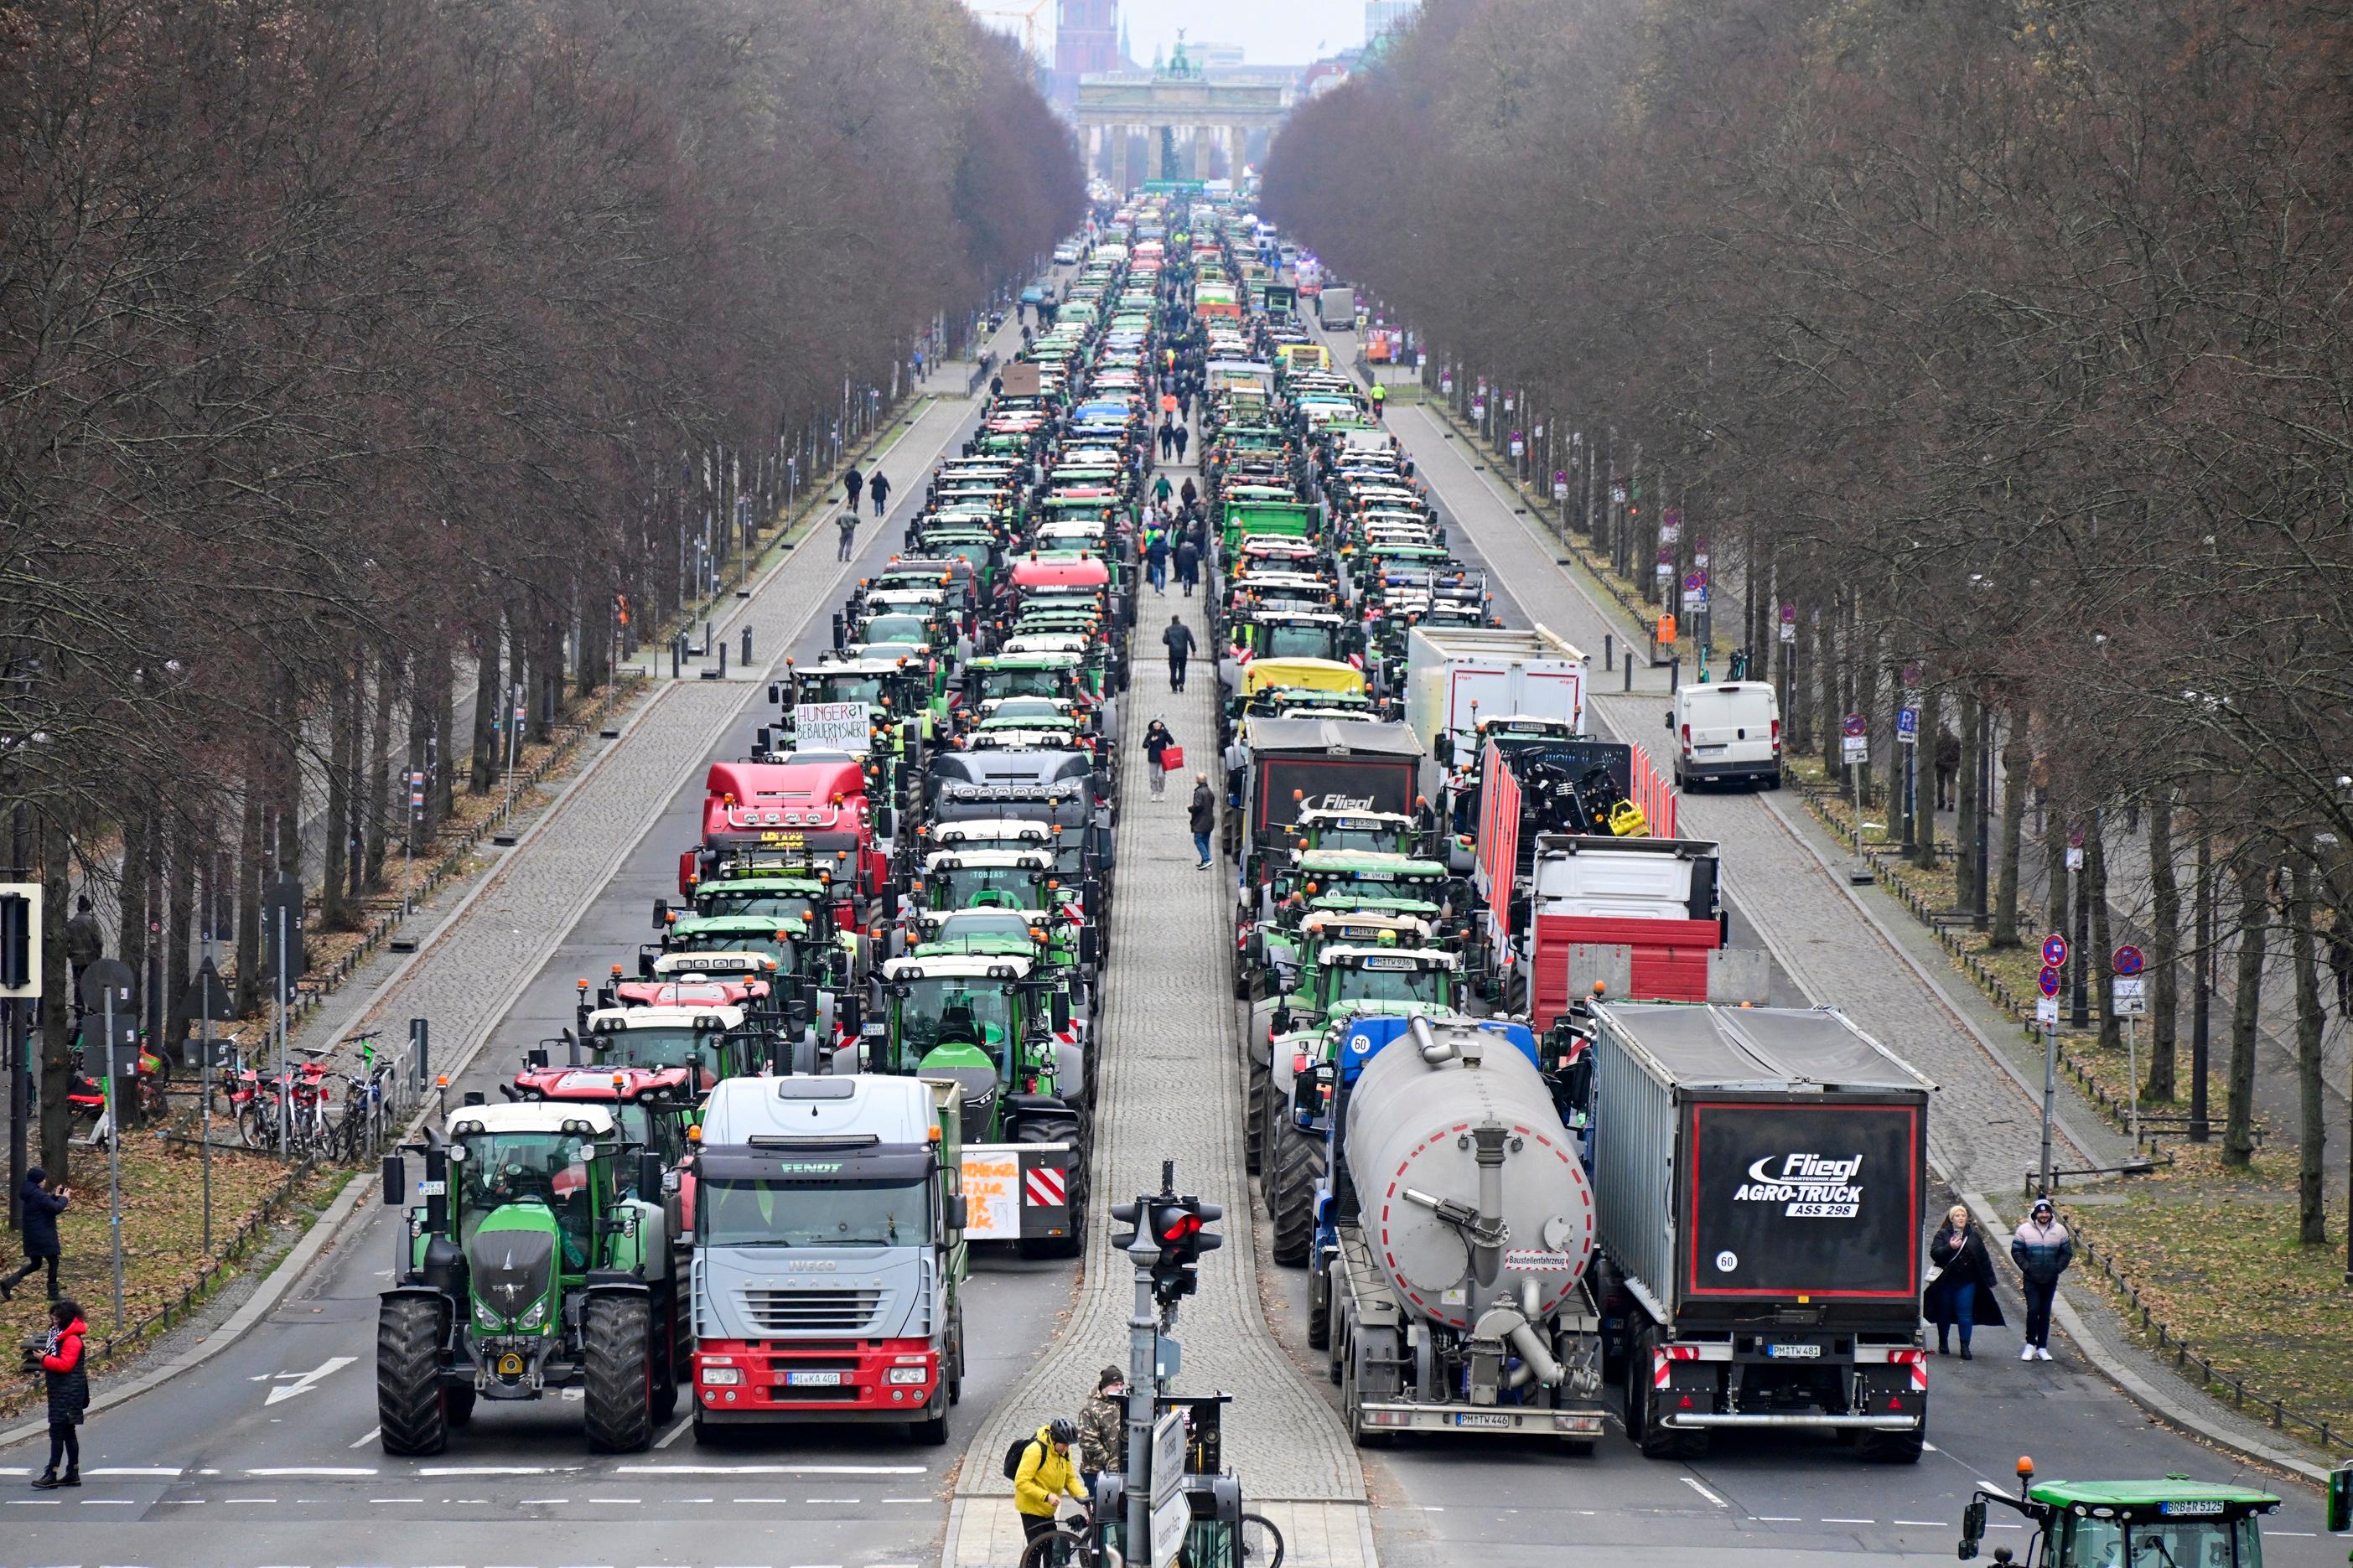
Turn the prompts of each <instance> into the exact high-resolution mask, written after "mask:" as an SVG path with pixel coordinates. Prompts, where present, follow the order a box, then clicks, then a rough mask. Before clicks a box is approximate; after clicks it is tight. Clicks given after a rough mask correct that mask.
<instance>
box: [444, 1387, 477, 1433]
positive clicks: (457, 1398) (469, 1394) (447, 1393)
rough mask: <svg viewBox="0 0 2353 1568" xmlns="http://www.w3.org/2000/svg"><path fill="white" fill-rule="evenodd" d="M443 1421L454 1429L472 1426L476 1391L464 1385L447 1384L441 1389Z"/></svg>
mask: <svg viewBox="0 0 2353 1568" xmlns="http://www.w3.org/2000/svg"><path fill="white" fill-rule="evenodd" d="M441 1419H442V1420H444V1421H446V1422H448V1424H449V1426H451V1427H452V1428H456V1427H460V1426H470V1425H472V1423H473V1419H474V1391H473V1390H472V1389H470V1388H469V1387H467V1386H466V1385H465V1384H462V1383H451V1384H444V1385H443V1386H442V1389H441Z"/></svg>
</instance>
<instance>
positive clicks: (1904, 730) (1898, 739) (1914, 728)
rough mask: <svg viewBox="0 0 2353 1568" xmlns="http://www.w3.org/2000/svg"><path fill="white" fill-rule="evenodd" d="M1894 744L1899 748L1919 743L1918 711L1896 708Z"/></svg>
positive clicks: (1915, 709)
mask: <svg viewBox="0 0 2353 1568" xmlns="http://www.w3.org/2000/svg"><path fill="white" fill-rule="evenodd" d="M1895 743H1896V744H1897V745H1899V746H1916V745H1918V744H1919V743H1920V710H1918V709H1917V708H1898V709H1897V710H1895Z"/></svg>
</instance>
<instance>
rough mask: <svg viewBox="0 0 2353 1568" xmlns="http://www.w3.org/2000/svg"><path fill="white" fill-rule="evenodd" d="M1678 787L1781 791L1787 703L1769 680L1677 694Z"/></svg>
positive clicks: (1671, 713) (1671, 715)
mask: <svg viewBox="0 0 2353 1568" xmlns="http://www.w3.org/2000/svg"><path fill="white" fill-rule="evenodd" d="M1667 729H1668V731H1669V732H1670V733H1672V735H1673V737H1674V748H1675V752H1674V756H1675V786H1676V787H1677V788H1679V789H1688V788H1690V787H1691V786H1692V785H1693V784H1696V783H1698V782H1700V781H1701V780H1703V779H1705V780H1711V781H1714V780H1725V779H1753V780H1755V781H1757V783H1759V784H1763V785H1764V786H1765V787H1766V788H1767V789H1779V788H1780V787H1781V700H1780V697H1779V695H1778V693H1777V692H1776V691H1775V690H1774V689H1773V683H1772V682H1771V681H1769V680H1719V681H1711V682H1709V683H1707V684H1706V685H1684V686H1679V687H1677V688H1676V689H1675V696H1674V706H1673V707H1672V708H1671V709H1669V710H1667Z"/></svg>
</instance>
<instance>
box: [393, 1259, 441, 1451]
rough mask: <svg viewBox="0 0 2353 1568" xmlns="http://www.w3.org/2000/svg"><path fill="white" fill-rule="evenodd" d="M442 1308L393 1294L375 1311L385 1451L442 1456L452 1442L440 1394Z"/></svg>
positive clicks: (425, 1300)
mask: <svg viewBox="0 0 2353 1568" xmlns="http://www.w3.org/2000/svg"><path fill="white" fill-rule="evenodd" d="M443 1310H444V1308H443V1307H442V1304H441V1303H440V1302H438V1301H436V1300H432V1299H431V1298H429V1297H424V1296H395V1297H392V1298H390V1299H388V1300H385V1302H383V1304H382V1305H380V1306H379V1307H378V1308H377V1309H376V1320H375V1419H376V1426H378V1427H379V1428H380V1429H381V1436H382V1438H383V1441H384V1451H385V1453H387V1454H406V1455H417V1454H438V1453H439V1452H441V1450H442V1449H444V1448H446V1447H448V1446H449V1417H448V1405H446V1404H445V1403H444V1402H443V1400H442V1397H441V1340H442V1334H441V1317H442V1312H443Z"/></svg>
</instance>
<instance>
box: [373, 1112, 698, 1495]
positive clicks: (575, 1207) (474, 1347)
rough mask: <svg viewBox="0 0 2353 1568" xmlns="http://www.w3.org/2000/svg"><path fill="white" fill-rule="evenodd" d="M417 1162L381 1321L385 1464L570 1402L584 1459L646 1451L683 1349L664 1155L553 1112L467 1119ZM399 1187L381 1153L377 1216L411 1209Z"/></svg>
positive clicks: (589, 1118)
mask: <svg viewBox="0 0 2353 1568" xmlns="http://www.w3.org/2000/svg"><path fill="white" fill-rule="evenodd" d="M411 1147H414V1148H418V1149H419V1152H422V1153H423V1154H424V1156H425V1180H424V1182H423V1184H422V1185H421V1187H420V1189H419V1192H420V1195H421V1196H422V1198H423V1200H424V1201H423V1203H422V1204H420V1205H416V1206H413V1207H408V1216H407V1217H408V1223H407V1224H406V1226H404V1227H402V1230H401V1232H400V1240H401V1247H400V1255H399V1258H398V1260H397V1266H396V1268H395V1271H394V1284H393V1287H392V1289H389V1290H386V1291H385V1292H384V1295H383V1297H382V1298H381V1300H380V1302H379V1305H378V1308H377V1318H376V1421H377V1425H378V1426H379V1427H380V1428H381V1433H380V1436H381V1437H382V1441H383V1444H384V1451H385V1453H387V1454H438V1453H439V1452H441V1451H442V1449H443V1448H445V1447H448V1441H449V1431H450V1428H452V1427H455V1426H465V1425H466V1424H467V1423H468V1422H469V1421H470V1420H471V1419H472V1418H473V1414H474V1405H475V1402H476V1401H477V1400H479V1399H491V1400H526V1399H539V1398H543V1397H544V1396H545V1395H546V1394H547V1392H548V1391H549V1390H550V1389H568V1388H578V1389H580V1390H581V1391H582V1400H581V1408H582V1412H583V1415H584V1424H585V1426H586V1430H587V1437H588V1447H590V1448H591V1449H592V1450H594V1451H596V1452H598V1453H613V1454H618V1453H628V1452H632V1451H634V1450H637V1449H641V1448H643V1447H646V1446H647V1445H648V1444H649V1442H650V1441H651V1440H652V1437H653V1430H654V1426H655V1425H656V1424H657V1423H659V1422H661V1421H663V1420H666V1419H668V1418H669V1416H670V1412H671V1411H672V1410H673V1409H674V1408H675V1407H676V1405H677V1403H678V1373H679V1372H680V1371H681V1370H682V1369H683V1367H684V1366H685V1364H686V1363H685V1361H684V1359H682V1358H683V1356H684V1355H685V1353H686V1352H687V1350H688V1348H689V1346H690V1342H689V1340H688V1338H687V1336H688V1333H689V1327H688V1324H687V1321H686V1315H685V1312H684V1310H683V1303H684V1300H685V1297H684V1292H683V1290H682V1289H681V1280H680V1279H679V1277H678V1274H677V1272H676V1270H675V1269H674V1268H673V1267H672V1263H671V1257H672V1248H671V1246H670V1239H671V1238H670V1234H669V1222H668V1220H667V1218H666V1217H665V1215H664V1208H663V1204H662V1201H661V1198H662V1190H663V1173H662V1168H661V1156H660V1154H659V1153H658V1152H654V1151H651V1150H647V1149H642V1148H639V1147H637V1146H635V1145H632V1144H628V1143H625V1142H622V1141H621V1138H620V1135H619V1133H618V1131H617V1129H616V1126H615V1123H614V1120H613V1113H612V1111H611V1110H610V1109H609V1108H607V1107H606V1106H603V1105H595V1104H569V1103H565V1102H563V1101H559V1100H527V1101H523V1102H520V1103H516V1104H508V1105H468V1106H465V1107H464V1108H462V1109H461V1110H459V1111H458V1112H457V1113H456V1114H455V1115H453V1116H452V1117H451V1118H450V1119H449V1131H448V1140H447V1141H446V1142H443V1141H440V1140H436V1139H431V1138H430V1137H429V1136H428V1140H427V1142H426V1143H425V1144H423V1145H421V1146H417V1145H412V1146H411ZM633 1160H634V1161H635V1162H636V1165H635V1166H634V1167H632V1166H631V1165H630V1163H629V1162H631V1161H633ZM634 1194H649V1196H644V1197H641V1196H637V1195H634ZM384 1200H385V1204H386V1205H389V1206H391V1207H394V1208H401V1207H406V1206H407V1205H408V1193H407V1173H406V1161H405V1160H404V1159H403V1157H402V1156H401V1155H400V1154H390V1155H386V1156H385V1162H384Z"/></svg>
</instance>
